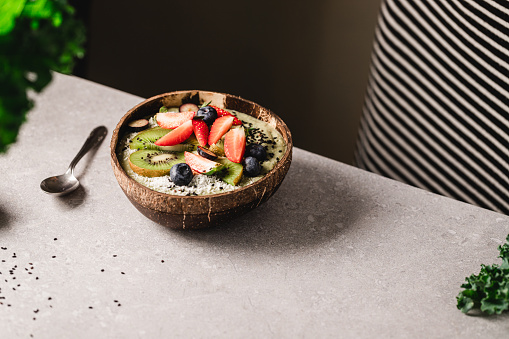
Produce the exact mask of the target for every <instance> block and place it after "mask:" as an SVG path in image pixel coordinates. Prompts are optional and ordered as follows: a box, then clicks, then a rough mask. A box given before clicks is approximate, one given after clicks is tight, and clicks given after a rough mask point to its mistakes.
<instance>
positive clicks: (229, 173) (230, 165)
mask: <svg viewBox="0 0 509 339" xmlns="http://www.w3.org/2000/svg"><path fill="white" fill-rule="evenodd" d="M216 161H217V162H219V163H220V164H223V165H224V169H223V170H222V171H220V172H218V173H216V174H217V176H218V177H219V178H220V179H221V180H223V181H224V182H226V183H227V184H230V185H233V186H236V185H238V183H239V182H240V179H242V173H243V172H244V167H242V164H236V163H234V162H231V161H230V160H228V159H226V158H218V159H217V160H216Z"/></svg>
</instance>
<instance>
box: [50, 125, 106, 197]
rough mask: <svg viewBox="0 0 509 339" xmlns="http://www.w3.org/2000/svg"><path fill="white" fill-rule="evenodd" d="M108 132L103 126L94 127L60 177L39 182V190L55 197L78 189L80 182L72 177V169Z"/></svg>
mask: <svg viewBox="0 0 509 339" xmlns="http://www.w3.org/2000/svg"><path fill="white" fill-rule="evenodd" d="M107 133H108V130H107V129H106V127H104V126H99V127H96V128H95V129H94V130H93V131H92V132H91V133H90V135H89V136H88V138H87V140H86V141H85V143H84V144H83V146H82V147H81V149H80V151H79V152H78V154H77V155H76V157H74V159H73V160H72V162H71V164H70V165H69V168H68V169H67V171H66V172H65V173H64V174H62V175H57V176H53V177H49V178H46V179H44V180H43V181H42V182H41V189H42V190H43V191H44V192H46V193H48V194H53V195H56V196H59V195H65V194H69V193H71V192H72V191H74V190H75V189H76V188H78V187H79V185H80V182H79V181H78V179H76V177H75V176H74V167H76V165H77V164H78V162H79V161H80V160H81V158H82V157H83V156H84V155H85V154H86V153H87V152H88V151H90V150H91V149H92V148H94V147H95V146H97V145H99V144H100V143H101V141H103V139H104V137H105V136H106V134H107Z"/></svg>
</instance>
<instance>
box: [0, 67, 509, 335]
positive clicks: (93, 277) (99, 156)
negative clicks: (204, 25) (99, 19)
mask: <svg viewBox="0 0 509 339" xmlns="http://www.w3.org/2000/svg"><path fill="white" fill-rule="evenodd" d="M169 90H170V89H169ZM155 94H156V93H155ZM141 101H142V98H139V97H136V96H133V95H129V94H126V93H123V92H120V91H117V90H113V89H111V88H108V87H105V86H101V85H98V84H94V83H91V82H88V81H85V80H82V79H79V78H75V77H70V76H63V75H58V74H57V75H55V79H54V81H53V82H52V84H51V85H50V86H49V87H48V88H47V89H46V90H45V91H44V92H43V93H42V94H41V95H39V96H37V98H36V107H35V109H34V110H33V111H32V112H31V113H30V114H29V117H28V122H27V123H26V124H25V125H24V126H23V127H22V130H21V133H20V135H19V138H18V142H17V143H16V144H14V145H13V146H12V147H11V148H10V150H9V152H8V153H7V154H5V155H1V156H0V168H1V173H2V180H1V181H0V192H1V195H0V246H1V247H2V249H0V259H1V262H0V272H1V275H0V288H1V290H0V297H1V298H2V299H0V302H1V304H0V332H1V333H2V334H1V335H0V336H1V337H2V338H31V337H33V338H170V337H186V338H187V337H189V338H202V337H227V338H295V337H297V338H317V337H322V338H327V337H328V338H337V337H344V338H379V337H386V338H388V337H390V338H463V337H469V338H473V337H484V338H502V337H507V336H508V335H509V321H508V320H509V318H508V315H507V314H503V315H500V316H490V317H485V316H467V315H464V314H462V313H461V312H460V311H459V310H457V309H456V299H455V298H456V295H457V294H458V293H459V292H460V290H461V289H460V285H461V284H462V283H463V281H464V279H465V277H466V276H469V275H470V274H472V273H475V274H477V273H478V272H479V269H480V265H481V264H482V263H484V264H493V263H499V260H500V259H498V258H497V256H498V251H497V246H498V245H499V244H502V243H503V242H504V240H505V237H506V236H507V234H508V233H509V216H505V215H502V214H499V213H495V212H491V211H488V210H485V209H481V208H478V207H474V206H471V205H468V204H465V203H461V202H458V201H454V200H451V199H448V198H444V197H441V196H438V195H435V194H431V193H428V192H425V191H423V190H420V189H416V188H413V187H410V186H408V185H405V184H402V183H398V182H396V181H393V180H389V179H386V178H383V177H380V176H377V175H374V174H371V173H368V172H365V171H362V170H359V169H356V168H354V167H351V166H348V165H345V164H342V163H339V162H336V161H333V160H330V159H327V158H324V157H321V156H318V155H316V154H312V153H309V152H306V151H303V150H301V149H295V151H294V160H293V163H292V166H291V168H290V171H289V173H288V175H287V177H286V179H285V181H284V182H283V184H282V185H281V187H280V189H279V191H278V192H276V194H275V195H274V196H273V197H272V198H271V199H270V200H269V201H268V202H267V203H266V204H264V205H262V206H260V207H259V208H257V209H256V210H254V211H252V212H250V213H249V214H247V215H245V216H243V217H241V218H239V219H237V220H235V221H233V222H231V223H229V224H225V225H223V226H221V227H217V228H213V229H208V230H204V231H195V232H182V231H173V230H170V229H166V228H164V227H162V226H159V225H157V224H155V223H153V222H151V221H149V220H148V219H146V218H145V217H144V216H143V215H141V214H140V213H139V212H138V211H137V210H136V209H135V208H134V207H133V206H132V205H131V204H130V203H129V201H128V200H127V198H126V197H125V196H124V194H123V193H122V191H121V189H120V187H119V186H118V184H117V182H116V180H115V177H114V176H113V171H112V169H111V166H110V159H109V139H110V137H111V132H112V131H113V129H114V127H115V126H116V124H117V122H118V120H119V119H120V118H121V117H122V115H123V114H124V113H125V112H126V111H127V110H128V109H129V108H131V107H132V106H134V105H136V104H137V103H139V102H141ZM276 113H277V112H276ZM97 125H105V126H107V127H108V129H109V134H108V137H107V139H106V140H105V141H104V142H103V143H102V145H101V146H100V147H99V148H98V149H97V151H96V152H94V153H93V154H88V155H86V156H85V157H84V159H83V160H82V161H81V162H80V164H78V166H77V168H76V174H77V176H78V178H79V180H80V182H81V184H82V185H81V187H80V188H79V189H78V190H77V191H76V192H74V193H72V194H71V195H69V196H65V197H61V198H58V197H53V196H49V195H46V194H45V193H43V192H42V191H41V190H40V188H39V184H40V182H41V180H42V179H44V178H46V177H48V176H51V175H56V174H61V173H63V172H65V170H66V169H67V166H68V165H69V163H70V162H71V160H72V159H73V157H74V155H75V154H76V153H77V151H78V150H79V148H80V147H81V145H82V144H83V142H84V141H85V139H86V137H87V136H88V134H89V132H90V131H91V130H92V129H93V128H94V127H95V126H97ZM290 128H291V126H290ZM296 143H297V145H298V140H296ZM10 271H11V272H12V274H11V272H10Z"/></svg>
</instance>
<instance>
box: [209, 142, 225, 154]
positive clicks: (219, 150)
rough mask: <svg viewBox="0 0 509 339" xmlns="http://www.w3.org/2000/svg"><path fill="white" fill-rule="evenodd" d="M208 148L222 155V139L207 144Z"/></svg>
mask: <svg viewBox="0 0 509 339" xmlns="http://www.w3.org/2000/svg"><path fill="white" fill-rule="evenodd" d="M209 150H211V151H212V152H214V153H215V154H216V155H218V156H220V157H224V141H223V139H219V140H218V141H217V142H216V143H215V144H212V145H210V146H209Z"/></svg>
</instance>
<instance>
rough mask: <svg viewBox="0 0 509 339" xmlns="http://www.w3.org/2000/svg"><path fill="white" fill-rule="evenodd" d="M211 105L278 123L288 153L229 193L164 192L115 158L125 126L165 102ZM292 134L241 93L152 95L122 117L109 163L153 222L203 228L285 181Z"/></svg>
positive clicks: (254, 203)
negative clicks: (255, 178)
mask: <svg viewBox="0 0 509 339" xmlns="http://www.w3.org/2000/svg"><path fill="white" fill-rule="evenodd" d="M209 101H211V102H212V103H211V104H212V105H215V106H218V107H221V108H227V109H233V110H236V111H239V112H243V113H246V114H249V115H251V116H253V117H255V118H257V119H260V120H263V121H265V122H267V123H269V124H271V125H272V126H274V127H275V128H276V129H277V130H278V132H279V133H281V135H282V137H283V139H284V141H285V142H286V145H287V147H286V152H285V154H284V156H283V157H282V158H281V159H280V161H279V162H278V163H277V164H276V166H275V167H274V168H273V169H272V170H271V171H270V172H269V173H267V174H266V175H265V176H264V177H263V178H261V179H260V180H258V181H256V182H254V183H252V184H250V185H248V186H244V187H240V188H238V189H235V190H233V191H230V192H225V193H220V194H213V195H202V196H178V195H170V194H165V193H160V192H157V191H154V190H152V189H150V188H148V187H145V186H143V185H141V184H139V183H138V182H137V181H135V180H134V179H132V178H130V177H129V176H128V175H127V173H126V172H125V171H124V169H123V168H122V166H121V165H120V162H119V160H118V158H117V144H118V142H119V140H120V138H122V136H123V135H124V133H126V131H127V128H128V126H127V124H128V123H129V122H130V121H132V120H136V119H140V118H143V117H146V116H150V115H154V114H155V113H157V112H158V111H159V108H160V107H161V106H167V107H175V106H180V105H181V104H184V103H188V102H191V103H194V104H197V105H201V104H203V103H204V102H209ZM292 148H293V143H292V136H291V133H290V130H289V129H288V127H287V126H286V124H285V123H284V122H283V120H281V118H280V117H278V116H277V115H276V114H274V113H273V112H271V111H270V110H268V109H266V108H264V107H262V106H260V105H258V104H256V103H254V102H252V101H249V100H245V99H243V98H240V97H238V96H234V95H230V94H225V93H217V92H207V91H198V90H192V91H177V92H170V93H165V94H160V95H157V96H154V97H152V98H149V99H147V100H145V101H143V102H142V103H140V104H138V105H137V106H135V107H133V108H132V109H130V110H129V111H128V112H127V113H126V114H125V115H124V116H123V117H122V119H120V121H119V123H118V124H117V127H116V128H115V130H114V131H113V136H112V138H111V145H110V150H111V164H112V166H113V172H114V174H115V177H116V179H117V181H118V184H119V186H120V188H121V189H122V191H123V192H124V194H125V195H126V196H127V198H128V199H129V201H130V202H131V203H132V204H133V205H134V207H136V209H138V211H140V212H141V213H142V214H143V215H145V216H146V217H147V218H149V219H150V220H152V221H154V222H156V223H158V224H161V225H163V226H167V227H171V228H174V229H199V228H206V227H210V226H215V225H218V224H221V223H224V222H226V221H229V220H232V219H234V218H237V217H239V216H241V215H243V214H245V213H247V212H249V211H251V210H253V209H255V208H256V207H258V206H260V205H261V204H263V203H264V202H266V201H267V200H268V199H269V198H270V197H271V196H272V195H273V194H274V193H275V192H276V190H277V189H278V188H279V186H280V185H281V183H282V181H283V179H284V177H285V175H286V173H287V172H288V169H289V168H290V163H291V161H292Z"/></svg>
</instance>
